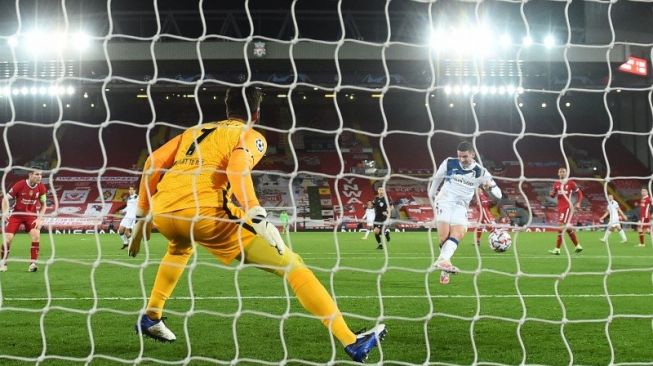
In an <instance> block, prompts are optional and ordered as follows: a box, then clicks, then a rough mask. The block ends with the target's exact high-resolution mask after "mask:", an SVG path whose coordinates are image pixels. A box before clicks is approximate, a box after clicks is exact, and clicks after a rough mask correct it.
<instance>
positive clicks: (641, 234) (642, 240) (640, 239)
mask: <svg viewBox="0 0 653 366" xmlns="http://www.w3.org/2000/svg"><path fill="white" fill-rule="evenodd" d="M639 243H640V244H644V233H639Z"/></svg>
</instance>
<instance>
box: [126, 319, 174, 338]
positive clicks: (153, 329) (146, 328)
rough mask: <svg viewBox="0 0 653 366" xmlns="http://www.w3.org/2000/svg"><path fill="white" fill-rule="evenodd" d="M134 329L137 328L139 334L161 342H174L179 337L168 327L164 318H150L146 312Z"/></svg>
mask: <svg viewBox="0 0 653 366" xmlns="http://www.w3.org/2000/svg"><path fill="white" fill-rule="evenodd" d="M134 329H136V333H137V334H142V335H144V336H147V337H150V338H152V339H155V340H157V341H160V342H174V341H176V340H177V337H176V336H175V334H174V333H173V332H172V331H171V330H170V329H168V327H167V326H166V325H165V323H164V322H163V319H157V320H154V319H150V317H149V316H147V315H146V314H143V315H142V316H141V320H140V321H139V322H138V324H136V325H135V326H134Z"/></svg>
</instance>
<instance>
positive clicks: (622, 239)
mask: <svg viewBox="0 0 653 366" xmlns="http://www.w3.org/2000/svg"><path fill="white" fill-rule="evenodd" d="M619 237H620V238H621V241H626V240H627V239H626V232H625V231H624V229H619Z"/></svg>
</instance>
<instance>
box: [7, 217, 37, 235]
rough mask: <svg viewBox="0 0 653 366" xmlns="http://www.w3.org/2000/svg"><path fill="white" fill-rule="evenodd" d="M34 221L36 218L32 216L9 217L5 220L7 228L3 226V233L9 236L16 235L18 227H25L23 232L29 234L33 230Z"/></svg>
mask: <svg viewBox="0 0 653 366" xmlns="http://www.w3.org/2000/svg"><path fill="white" fill-rule="evenodd" d="M35 221H36V216H32V215H11V216H10V217H9V220H7V226H5V232H6V233H9V234H16V232H18V230H19V229H20V225H21V224H24V225H25V231H26V232H29V231H30V230H32V229H33V228H34V224H35Z"/></svg>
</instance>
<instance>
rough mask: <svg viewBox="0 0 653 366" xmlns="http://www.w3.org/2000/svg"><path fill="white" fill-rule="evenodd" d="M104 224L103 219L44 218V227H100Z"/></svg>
mask: <svg viewBox="0 0 653 366" xmlns="http://www.w3.org/2000/svg"><path fill="white" fill-rule="evenodd" d="M101 224H102V218H101V217H45V218H43V226H44V227H46V228H47V227H49V226H52V227H59V228H61V227H71V228H72V227H89V226H99V225H101Z"/></svg>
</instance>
